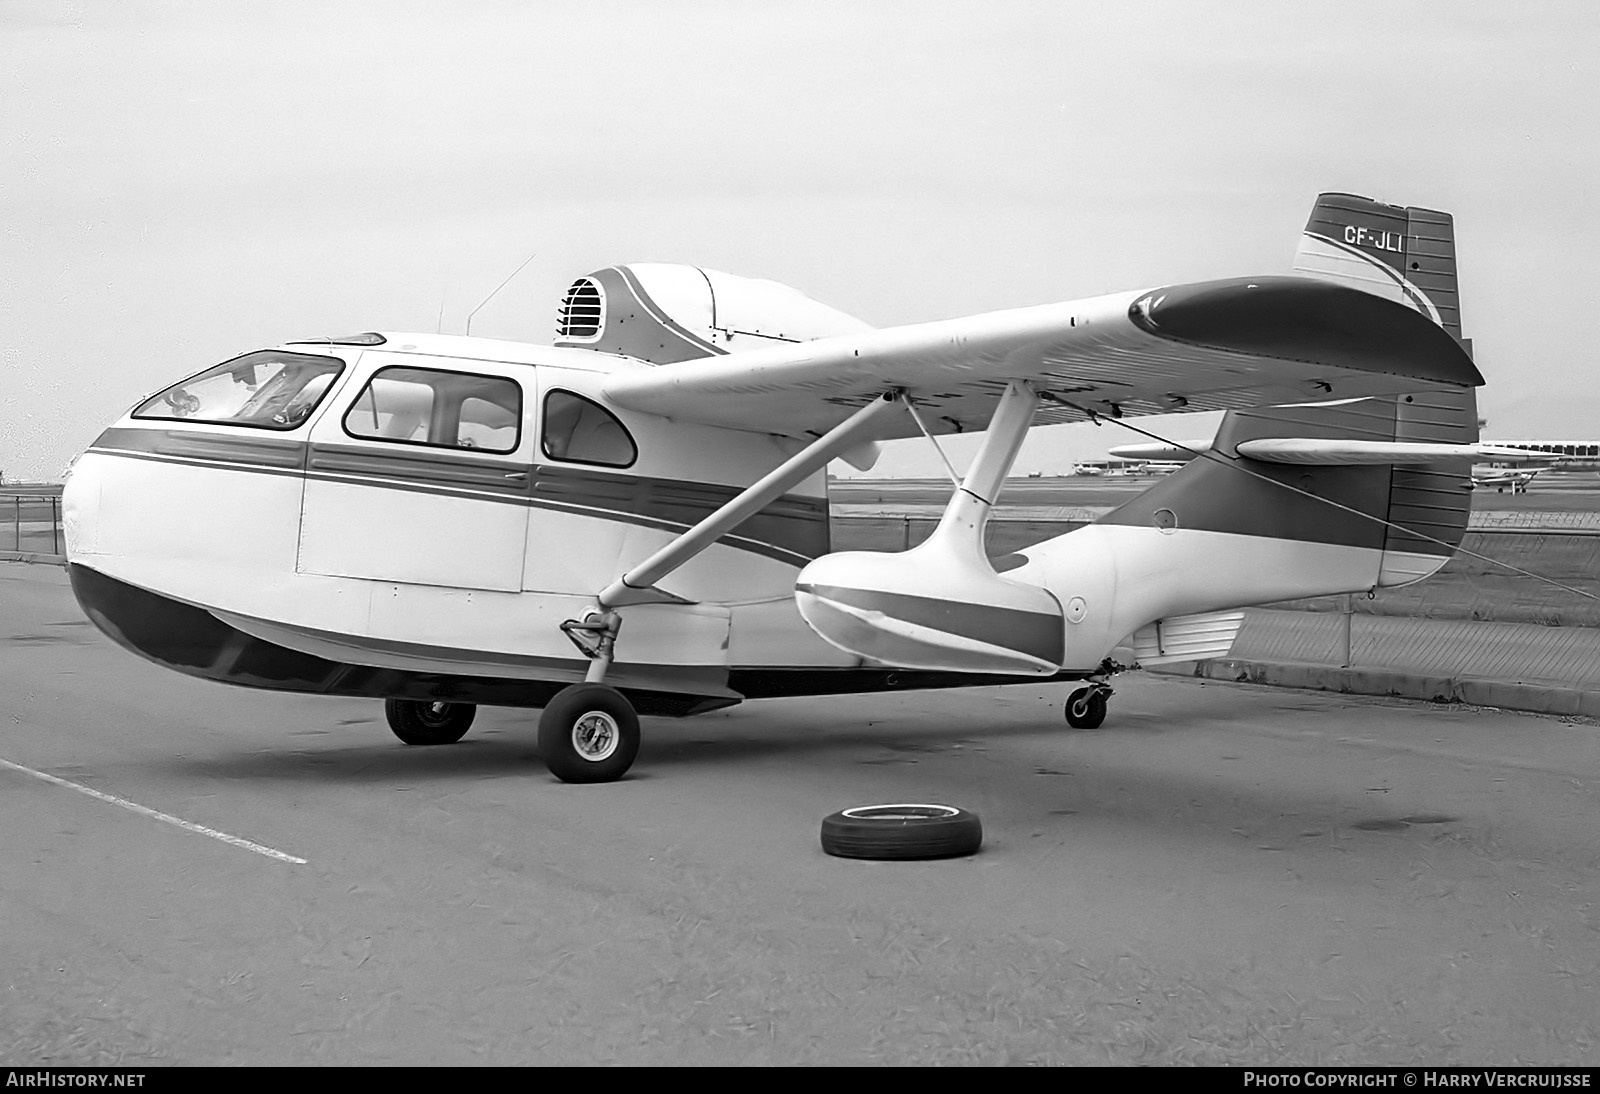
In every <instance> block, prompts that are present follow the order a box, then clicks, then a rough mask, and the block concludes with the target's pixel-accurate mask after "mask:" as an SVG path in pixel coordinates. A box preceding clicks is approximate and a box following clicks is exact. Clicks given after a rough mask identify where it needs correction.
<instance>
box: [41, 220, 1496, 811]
mask: <svg viewBox="0 0 1600 1094" xmlns="http://www.w3.org/2000/svg"><path fill="white" fill-rule="evenodd" d="M1460 335H1461V328H1460V312H1459V302H1458V295H1457V287H1456V262H1455V247H1454V241H1453V225H1452V220H1451V218H1450V216H1449V215H1448V214H1444V213H1440V212H1437V211H1433V210H1428V209H1421V208H1413V207H1402V206H1394V205H1386V204H1383V203H1380V202H1376V201H1373V200H1370V199H1366V198H1359V197H1355V196H1352V195H1347V194H1331V193H1330V194H1324V195H1322V196H1320V197H1319V198H1318V199H1317V201H1316V203H1315V205H1314V208H1313V211H1312V214H1311V217H1310V220H1309V222H1308V223H1307V225H1306V227H1305V230H1304V232H1303V234H1302V236H1301V237H1300V245H1299V248H1298V251H1297V254H1296V261H1295V264H1294V270H1293V272H1290V273H1284V274H1273V275H1263V276H1253V277H1230V278H1225V279H1221V280H1211V281H1201V282H1188V283H1177V284H1168V285H1159V286H1155V287H1149V288H1139V289H1133V290H1127V291H1119V292H1113V293H1109V294H1106V295H1102V296H1096V297H1091V298H1087V299H1081V300H1073V301H1067V302H1056V303H1045V304H1039V305H1033V306H1027V307H1020V308H1016V309H1012V310H1005V311H998V312H991V313H985V314H979V315H972V316H968V317H964V318H957V319H949V320H942V321H937V322H929V323H920V324H915V325H907V326H896V327H888V328H873V327H871V326H869V325H868V324H867V323H865V322H863V321H861V320H860V319H857V318H855V317H853V316H851V315H849V314H846V313H844V312H841V311H838V310H836V309H834V308H832V307H829V306H826V305H824V304H821V303H819V302H817V301H814V300H812V299H810V298H809V297H807V296H805V295H803V294H802V293H800V292H798V291H796V290H794V289H791V288H789V287H786V286H783V285H781V284H777V283H775V282H771V281H764V280H757V279H751V278H744V277H738V276H734V275H730V274H725V273H721V272H718V271H714V270H709V269H702V268H700V267H696V266H689V265H671V264H661V263H641V264H634V265H617V266H609V267H606V268H603V269H599V270H596V271H594V272H592V273H589V274H586V275H584V276H581V277H578V278H577V279H576V280H575V281H573V282H572V283H571V287H570V288H569V289H568V290H567V291H566V292H565V294H564V297H563V298H562V300H561V301H560V303H559V308H558V320H557V336H556V338H555V339H554V341H553V344H552V345H548V346H544V345H531V344H523V343H516V342H508V341H499V340H493V339H485V338H474V337H457V336H445V335H429V334H408V333H399V332H369V333H363V334H356V335H351V336H344V337H327V338H312V339H305V340H294V341H289V342H285V343H283V344H281V345H278V346H276V347H273V348H268V349H259V350H254V351H251V352H247V353H243V354H240V355H238V356H235V357H231V358H229V359H228V360H225V361H223V362H221V363H220V364H216V365H213V366H210V367H207V368H204V369H202V370H200V371H198V372H195V373H194V374H193V375H190V376H188V377H187V378H185V379H182V380H179V381H178V382H177V383H174V384H172V385H171V386H169V387H166V388H165V389H163V390H161V391H158V392H156V393H155V394H153V395H150V396H148V397H146V398H142V399H140V400H139V401H138V402H137V403H136V404H135V405H134V406H133V407H132V409H130V410H129V411H128V412H127V413H126V414H125V415H123V416H122V417H121V418H120V419H119V420H117V421H116V422H114V423H112V424H111V425H110V426H109V427H108V428H106V429H105V431H104V432H103V433H101V434H100V436H99V437H98V439H96V440H95V441H94V443H93V444H92V445H91V446H90V447H89V448H88V450H87V451H85V452H84V453H83V454H82V455H81V456H80V457H79V458H78V459H77V460H76V462H75V465H74V466H73V468H72V470H71V473H70V475H69V477H68V481H67V483H66V486H65V491H64V523H65V532H66V540H67V555H68V570H69V573H70V578H71V583H72V588H73V590H74V592H75V594H76V597H77V599H78V602H79V603H80V605H81V606H82V608H83V610H84V612H85V613H86V615H87V616H88V618H89V619H90V620H92V621H93V622H94V624H95V625H96V626H98V627H99V628H100V630H102V631H104V632H105V633H106V634H107V635H109V636H110V637H111V638H112V639H114V640H115V641H116V642H118V643H120V644H121V645H123V646H125V647H126V648H128V649H129V650H131V651H133V652H134V653H137V654H139V655H140V656H143V657H145V658H148V659H150V660H152V661H154V662H156V663H158V664H160V665H163V666H166V667H168V668H171V669H174V670H177V671H179V672H183V673H187V674H189V675H191V676H196V677H200V678H203V679H207V680H212V681H218V682H222V683H226V684H234V685H242V686H246V687H255V688H267V689H278V690H282V691H291V692H305V693H315V694H321V695H336V696H361V697H368V698H371V699H372V700H374V701H377V700H382V701H383V702H384V705H385V711H386V715H387V720H388V723H389V726H390V727H391V729H392V730H393V732H394V734H395V735H396V736H397V737H398V738H399V739H400V740H401V741H402V742H404V743H405V744H407V745H420V746H430V745H445V744H449V743H453V742H456V741H459V740H460V739H461V738H462V736H463V735H464V734H465V733H466V732H467V730H468V728H469V726H470V725H471V723H472V720H473V718H474V715H475V712H476V709H477V707H478V706H479V705H485V704H488V705H503V706H508V707H519V708H528V709H539V710H541V713H540V714H539V716H538V727H537V742H538V751H539V754H540V756H541V758H542V760H543V761H544V763H545V764H546V765H547V766H548V768H549V770H550V771H551V772H552V773H553V774H554V775H555V776H556V777H557V778H559V779H561V780H565V781H568V782H605V781H611V780H615V779H618V778H620V777H622V776H623V775H624V774H625V773H626V772H627V771H628V770H629V768H630V766H631V765H632V764H633V762H634V759H635V757H636V755H637V753H638V750H639V743H640V737H641V730H640V716H641V715H643V716H684V715H692V714H695V713H698V712H703V711H709V710H714V709H717V708H721V707H726V706H729V705H731V704H735V703H739V702H741V701H744V700H747V699H761V698H777V697H784V696H806V695H817V694H825V693H835V694H842V693H855V694H863V693H873V692H884V691H895V690H901V689H909V688H944V687H957V686H975V685H1001V684H1014V683H1025V682H1028V683H1036V682H1038V681H1040V680H1051V681H1072V682H1076V683H1077V684H1078V685H1079V686H1078V687H1077V688H1076V689H1074V690H1073V691H1072V693H1071V695H1070V697H1069V698H1068V699H1067V702H1066V720H1067V721H1068V722H1069V723H1070V724H1071V725H1073V726H1078V727H1094V726H1098V725H1100V724H1101V722H1102V721H1103V719H1104V718H1105V717H1106V713H1107V701H1108V699H1109V698H1110V696H1111V695H1112V690H1113V689H1112V686H1111V683H1110V680H1111V679H1112V678H1113V676H1114V674H1116V673H1117V672H1119V671H1122V670H1123V669H1124V668H1125V667H1131V666H1133V665H1156V664H1161V663H1165V662H1174V661H1186V660H1194V659H1197V658H1203V657H1213V656H1219V655H1223V654H1225V653H1226V652H1227V651H1228V649H1229V647H1230V645H1231V644H1232V642H1233V639H1234V637H1235V635H1236V634H1237V632H1238V630H1239V627H1240V623H1241V621H1242V618H1243V613H1242V609H1243V608H1244V607H1245V606H1248V605H1252V604H1259V603H1264V602H1271V601H1277V600H1284V599H1289V598H1295V597H1307V596H1314V595H1322V594H1334V593H1344V592H1352V591H1362V590H1368V589H1372V588H1375V587H1380V586H1393V585H1400V584H1405V583H1408V582H1412V581H1417V580H1420V579H1422V578H1424V577H1427V576H1428V575H1429V574H1432V573H1433V572H1434V571H1436V570H1438V569H1439V567H1440V566H1442V565H1443V564H1444V562H1445V561H1446V560H1447V559H1448V558H1449V557H1450V556H1451V554H1452V552H1453V551H1454V550H1455V549H1456V547H1457V546H1458V545H1459V543H1460V541H1461V538H1462V535H1463V532H1464V530H1465V528H1466V522H1467V513H1468V508H1469V504H1470V501H1469V499H1470V494H1469V488H1470V486H1471V479H1470V469H1471V464H1472V461H1473V460H1474V459H1475V458H1483V453H1482V452H1480V451H1479V449H1480V447H1481V446H1478V445H1477V444H1476V441H1477V420H1478V419H1477V414H1476V409H1475V406H1476V404H1475V389H1476V388H1477V387H1478V386H1479V385H1481V384H1482V382H1483V378H1482V376H1481V375H1480V373H1479V371H1478V369H1477V368H1476V367H1475V365H1474V364H1473V361H1472V357H1471V355H1470V353H1469V351H1468V347H1467V345H1466V343H1464V342H1463V341H1462V339H1461V336H1460ZM1206 410H1212V411H1217V410H1220V411H1226V414H1225V416H1224V418H1223V422H1222V425H1221V427H1220V430H1219V432H1218V433H1217V435H1216V437H1215V438H1214V439H1213V441H1212V442H1211V443H1210V444H1209V446H1208V448H1207V450H1206V451H1205V452H1204V453H1202V454H1200V456H1199V457H1198V458H1192V459H1189V460H1188V461H1187V462H1186V463H1185V464H1184V466H1182V467H1181V468H1180V469H1178V470H1176V471H1175V472H1174V473H1173V474H1171V475H1169V476H1167V477H1165V478H1163V479H1161V480H1160V481H1158V482H1157V483H1155V484H1154V485H1153V486H1151V487H1150V488H1149V489H1148V490H1146V491H1144V492H1143V493H1141V494H1139V495H1138V496H1136V497H1135V498H1133V499H1132V500H1130V501H1128V502H1127V503H1126V504H1124V505H1122V506H1120V507H1119V508H1117V509H1115V510H1114V511H1112V512H1110V513H1108V514H1107V515H1105V516H1103V517H1102V518H1100V519H1099V520H1097V521H1096V522H1094V523H1093V524H1090V525H1088V526H1086V527H1082V528H1078V529H1076V530H1073V531H1070V532H1068V533H1066V534H1064V535H1060V536H1057V537H1055V538H1052V539H1048V540H1046V541H1044V542H1042V543H1038V544H1035V545H1033V546H1031V547H1028V548H1027V549H1025V550H1021V551H1016V552H1012V553H1009V554H1005V555H1003V556H1000V557H991V555H990V554H989V552H988V551H987V550H986V547H985V538H984V531H985V526H986V523H987V521H988V518H989V515H990V513H991V512H992V511H993V508H994V506H995V505H996V503H997V502H998V501H999V500H1000V498H1001V495H1002V491H1003V488H1004V486H1005V484H1006V480H1007V477H1008V474H1009V472H1010V470H1011V467H1012V463H1013V461H1014V460H1015V458H1016V455H1017V451H1018V449H1019V447H1020V446H1021V444H1022V442H1023V439H1024V437H1025V436H1026V435H1027V433H1028V431H1029V430H1030V429H1032V428H1036V427H1039V426H1043V425H1049V424H1055V423H1062V422H1083V421H1094V422H1100V423H1107V424H1108V425H1116V424H1125V425H1132V423H1134V422H1136V421H1137V419H1138V418H1139V417H1140V416H1142V415H1149V414H1157V413H1170V412H1173V411H1206ZM956 433H982V434H983V438H982V441H981V443H980V447H979V450H978V452H977V455H976V456H975V457H974V458H973V460H972V462H971V465H970V466H969V467H968V468H967V469H966V471H965V473H964V474H961V475H955V476H954V481H953V483H952V488H951V492H950V498H949V502H948V505H947V506H946V508H945V510H944V512H943V516H942V518H941V520H940V522H939V524H938V527H937V530H936V531H935V532H934V534H933V535H932V536H931V537H930V538H929V539H928V540H927V541H926V542H924V543H922V544H920V545H919V546H916V547H913V548H911V549H910V550H905V551H895V552H871V551H858V550H835V549H834V548H833V545H832V543H831V541H830V525H829V508H828V497H827V485H826V483H827V474H826V472H827V467H828V465H829V464H830V462H831V461H834V460H845V461H848V462H849V463H851V464H853V465H854V466H856V467H858V468H863V469H865V468H869V467H870V466H871V464H872V462H873V460H874V459H875V458H876V455H877V452H878V449H879V446H880V444H881V443H882V442H884V441H886V440H891V439H900V438H913V439H915V438H918V437H925V438H926V439H927V442H928V443H930V444H933V445H937V444H938V439H939V438H940V437H941V436H946V435H949V434H956ZM1114 655H1115V656H1114Z"/></svg>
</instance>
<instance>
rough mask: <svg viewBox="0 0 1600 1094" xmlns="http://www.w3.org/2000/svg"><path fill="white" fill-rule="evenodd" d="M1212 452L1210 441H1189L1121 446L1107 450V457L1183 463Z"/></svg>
mask: <svg viewBox="0 0 1600 1094" xmlns="http://www.w3.org/2000/svg"><path fill="white" fill-rule="evenodd" d="M1210 450H1211V442H1210V441H1189V442H1187V443H1185V444H1178V443H1172V444H1166V443H1159V444H1157V443H1151V444H1119V445H1116V446H1115V447H1113V448H1108V449H1106V455H1108V456H1110V457H1112V458H1113V459H1118V460H1153V461H1155V462H1157V463H1181V462H1183V461H1185V460H1192V459H1194V458H1195V457H1196V456H1198V455H1200V453H1202V452H1209V451H1210Z"/></svg>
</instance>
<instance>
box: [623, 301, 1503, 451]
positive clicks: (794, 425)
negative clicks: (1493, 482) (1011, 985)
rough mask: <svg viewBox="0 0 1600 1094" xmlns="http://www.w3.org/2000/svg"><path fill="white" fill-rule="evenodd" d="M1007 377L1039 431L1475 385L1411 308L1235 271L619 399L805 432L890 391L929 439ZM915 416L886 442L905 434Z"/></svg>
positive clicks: (982, 404) (904, 330)
mask: <svg viewBox="0 0 1600 1094" xmlns="http://www.w3.org/2000/svg"><path fill="white" fill-rule="evenodd" d="M1011 380H1026V381H1029V382H1031V383H1032V384H1033V386H1034V387H1035V389H1036V390H1038V391H1039V392H1040V394H1041V397H1042V399H1043V402H1042V403H1041V405H1040V408H1039V414H1038V416H1037V417H1036V418H1035V420H1034V424H1036V425H1049V424H1053V423H1056V422H1066V421H1080V420H1083V419H1084V418H1086V417H1088V416H1089V415H1090V414H1097V415H1105V416H1110V417H1124V416H1133V415H1140V414H1163V413H1171V412H1173V411H1180V410H1195V411H1198V410H1229V409H1236V408H1243V407H1252V406H1262V405H1270V404H1277V403H1289V402H1304V401H1308V400H1313V399H1335V398H1341V399H1342V398H1355V397H1358V396H1368V395H1392V394H1400V393H1404V392H1411V391H1420V390H1425V389H1428V388H1434V387H1476V386H1479V385H1481V384H1482V383H1483V377H1482V376H1481V375H1480V374H1479V372H1478V370H1477V369H1476V368H1475V367H1474V366H1473V363H1472V360H1471V358H1470V357H1468V355H1467V354H1466V353H1465V351H1463V350H1462V348H1461V346H1460V344H1459V343H1458V342H1457V341H1456V340H1455V339H1454V338H1452V337H1451V336H1450V335H1449V334H1447V333H1445V331H1444V330H1442V329H1441V328H1440V327H1438V326H1437V325H1435V324H1434V323H1432V322H1430V321H1429V320H1428V319H1427V318H1426V317H1424V316H1422V315H1420V314H1419V313H1417V312H1416V311H1414V310H1412V309H1411V308H1408V307H1405V306H1404V305H1401V304H1397V303H1395V302H1393V301H1389V300H1384V299H1381V298H1379V297H1376V296H1373V295H1371V294H1368V293H1365V292H1362V291H1361V290H1359V289H1354V288H1350V287H1348V286H1344V285H1339V284H1334V283H1330V282H1326V281H1321V280H1317V279H1313V278H1304V277H1285V276H1273V277H1257V278H1237V279H1231V280H1226V281H1206V282H1198V283H1194V284H1186V285H1174V286H1168V287H1165V288H1158V289H1151V290H1147V291H1144V292H1123V293H1113V294H1110V295H1107V296H1100V297H1092V298H1089V299H1086V300H1079V301H1072V302H1068V303H1061V304H1045V305H1040V306H1037V307H1030V308H1017V309H1013V310H1008V311H1000V312H989V313H986V314H982V315H975V316H970V317H967V318H962V319H948V320H943V321H940V322H935V323H922V324H916V325H912V326H902V327H887V328H882V329H878V330H870V331H863V332H860V333H855V334H847V335H841V336H837V337H833V338H824V339H818V340H816V341H812V342H801V343H796V344H786V345H781V346H774V347H772V348H770V349H769V348H761V349H755V350H751V351H748V352H746V353H742V354H739V355H736V356H735V355H729V356H723V357H716V358H706V359H702V360H698V361H686V362H682V363H678V364H673V365H665V366H661V367H657V368H641V369H636V370H629V371H627V372H625V373H619V374H617V375H615V376H613V377H612V379H611V380H610V381H609V382H608V384H607V386H606V394H607V395H608V396H609V397H610V398H611V399H613V400H614V401H616V402H617V403H619V404H620V405H622V406H625V407H629V408H631V409H635V410H640V411H644V412H647V413H651V414H658V415H661V416H663V417H669V418H677V419H682V420H686V421H693V422H700V423H703V424H707V425H717V426H724V427H728V428H735V429H746V430H751V431H756V432H763V433H774V434H780V435H787V436H794V437H801V436H806V435H815V434H818V433H821V432H823V431H825V430H827V429H829V428H831V427H832V426H834V425H836V424H838V423H839V422H840V421H842V420H843V419H844V418H845V417H847V416H848V415H849V414H850V413H851V412H852V411H853V410H855V409H856V408H858V407H860V406H863V405H865V404H866V403H867V402H868V401H870V400H871V399H873V398H875V397H877V396H878V395H879V394H881V393H882V392H884V391H886V390H890V389H900V390H904V391H905V392H906V393H907V394H908V395H909V396H911V398H912V399H914V400H915V402H916V404H917V406H918V407H919V408H920V409H921V410H922V412H923V416H924V418H925V420H926V421H927V423H928V425H929V427H930V428H931V429H932V430H934V431H935V432H943V433H961V432H972V431H977V430H982V429H984V428H986V427H987V425H988V422H989V418H990V416H991V414H992V413H993V410H994V407H995V404H996V403H997V402H998V401H999V398H1000V396H1001V394H1002V393H1003V392H1004V391H1005V386H1006V384H1007V383H1008V382H1009V381H1011ZM915 431H916V426H915V424H914V423H912V422H910V421H909V416H907V420H905V421H900V422H895V423H894V424H893V425H892V426H891V427H890V429H889V430H888V431H887V432H885V433H884V434H883V436H885V437H893V436H910V435H912V434H913V433H915Z"/></svg>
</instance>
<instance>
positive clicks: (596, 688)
mask: <svg viewBox="0 0 1600 1094" xmlns="http://www.w3.org/2000/svg"><path fill="white" fill-rule="evenodd" d="M539 755H540V757H542V758H543V760H544V762H545V766H546V767H548V768H549V769H550V773H551V774H552V775H554V776H555V777H556V778H558V779H560V780H561V781H562V782H568V783H608V782H613V781H615V780H617V779H620V778H622V776H623V775H625V774H626V773H627V771H628V768H630V767H632V766H633V760H634V757H636V756H638V755H639V716H638V715H637V714H636V713H634V710H633V705H632V704H631V703H629V702H628V700H626V699H624V698H623V697H622V693H621V692H619V691H617V689H615V688H611V687H607V686H606V685H605V684H573V685H572V686H570V687H566V688H562V689H561V690H560V691H558V692H557V693H556V696H555V698H554V699H552V700H550V702H549V704H548V705H547V706H546V707H545V708H544V713H543V714H542V715H541V716H540V717H539Z"/></svg>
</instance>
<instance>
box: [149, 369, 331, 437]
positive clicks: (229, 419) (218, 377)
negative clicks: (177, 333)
mask: <svg viewBox="0 0 1600 1094" xmlns="http://www.w3.org/2000/svg"><path fill="white" fill-rule="evenodd" d="M343 370H344V362H343V361H341V360H339V359H338V358H337V357H325V356H323V355H321V354H312V353H290V352H288V351H285V350H261V351H259V352H256V353H247V354H245V355H244V356H242V357H235V358H233V359H232V360H228V361H224V362H222V364H220V365H217V366H215V367H213V368H209V369H206V371H204V372H202V373H200V374H199V375H198V376H191V377H190V378H189V379H187V380H184V381H183V382H182V383H178V384H173V385H172V386H171V387H169V388H167V389H166V390H165V391H163V392H160V393H159V394H157V395H153V396H151V397H150V398H149V399H146V400H145V401H144V402H143V403H141V404H139V406H138V408H137V409H135V410H134V412H133V416H134V417H135V418H153V419H156V420H158V421H179V422H205V423H208V424H213V425H242V426H249V427H250V428H252V429H294V428H296V427H298V426H300V425H302V424H304V423H305V421H306V420H307V419H308V418H310V417H311V414H312V412H313V411H314V410H316V409H317V404H319V403H321V402H322V397H323V396H324V395H326V394H327V393H328V389H329V388H331V387H332V386H333V380H334V377H336V376H338V375H339V373H340V372H341V371H343Z"/></svg>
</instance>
